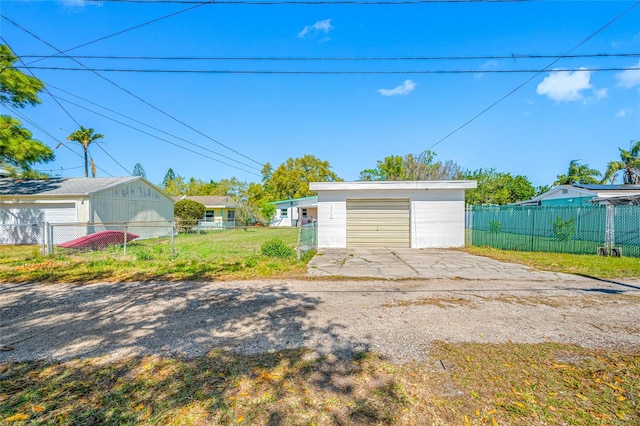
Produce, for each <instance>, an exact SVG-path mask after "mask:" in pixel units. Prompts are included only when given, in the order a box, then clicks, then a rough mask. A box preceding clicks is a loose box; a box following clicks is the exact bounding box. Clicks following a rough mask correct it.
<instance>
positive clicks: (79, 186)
mask: <svg viewBox="0 0 640 426" xmlns="http://www.w3.org/2000/svg"><path fill="white" fill-rule="evenodd" d="M137 179H141V178H140V177H139V176H127V177H110V178H51V179H14V178H2V179H0V196H16V195H26V196H35V195H45V196H61V195H66V196H69V195H72V196H74V195H75V196H77V195H85V196H87V195H91V194H94V193H96V192H98V191H102V190H105V189H107V188H111V187H113V186H117V185H121V184H123V183H127V182H131V181H135V180H137Z"/></svg>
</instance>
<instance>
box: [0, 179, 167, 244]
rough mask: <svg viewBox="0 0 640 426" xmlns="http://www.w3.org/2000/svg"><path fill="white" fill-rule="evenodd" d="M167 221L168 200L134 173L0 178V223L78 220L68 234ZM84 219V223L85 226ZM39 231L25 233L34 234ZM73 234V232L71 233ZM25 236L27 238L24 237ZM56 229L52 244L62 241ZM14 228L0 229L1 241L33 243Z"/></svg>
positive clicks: (146, 231) (148, 231) (157, 230)
mask: <svg viewBox="0 0 640 426" xmlns="http://www.w3.org/2000/svg"><path fill="white" fill-rule="evenodd" d="M172 221H173V200H172V199H171V197H169V196H168V195H167V194H165V193H164V192H162V191H161V190H160V189H158V188H157V187H155V186H154V185H153V184H151V183H149V182H148V181H147V180H146V179H144V178H142V177H139V176H131V177H113V178H51V179H9V178H3V179H0V224H2V225H5V226H4V227H2V229H3V230H6V229H9V228H11V229H14V230H16V229H18V227H16V226H14V225H21V226H24V225H30V226H33V227H34V228H38V226H39V225H42V224H43V223H50V224H78V223H81V224H83V225H84V226H75V227H71V226H69V227H68V230H69V238H67V239H66V240H68V239H72V238H71V237H73V238H77V237H79V236H82V235H87V234H90V233H93V232H96V231H100V230H105V229H106V226H105V224H112V223H123V222H145V223H147V225H149V224H150V223H152V222H153V223H156V224H162V223H163V224H168V223H171V222H172ZM88 224H90V225H88ZM9 225H10V226H9ZM129 232H133V233H135V234H138V235H140V236H141V237H152V236H158V235H166V233H167V229H166V227H164V228H163V227H161V226H158V227H153V226H144V227H140V228H136V229H134V227H131V228H129ZM39 233H40V231H36V232H35V234H34V233H29V235H35V237H33V238H36V240H37V239H39V238H41V236H40V235H39ZM72 233H73V235H72ZM29 238H31V237H29ZM64 238H66V237H64V236H62V235H61V236H58V235H57V234H56V236H55V239H54V243H56V244H57V243H60V242H64V241H66V240H65V239H64ZM37 242H38V241H26V240H24V239H23V238H22V237H21V236H20V235H18V234H17V233H15V232H14V233H13V234H11V233H7V232H3V233H1V234H0V243H2V244H35V243H37Z"/></svg>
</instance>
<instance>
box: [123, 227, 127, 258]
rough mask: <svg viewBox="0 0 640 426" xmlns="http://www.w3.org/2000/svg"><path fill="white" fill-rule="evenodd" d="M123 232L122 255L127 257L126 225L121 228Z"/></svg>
mask: <svg viewBox="0 0 640 426" xmlns="http://www.w3.org/2000/svg"><path fill="white" fill-rule="evenodd" d="M122 229H123V231H124V255H125V256H126V255H127V225H126V224H125V225H124V226H123V227H122Z"/></svg>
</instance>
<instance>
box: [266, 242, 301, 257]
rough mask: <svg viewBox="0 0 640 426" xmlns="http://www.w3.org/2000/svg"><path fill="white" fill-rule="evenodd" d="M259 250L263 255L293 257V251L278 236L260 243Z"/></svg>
mask: <svg viewBox="0 0 640 426" xmlns="http://www.w3.org/2000/svg"><path fill="white" fill-rule="evenodd" d="M260 251H261V252H262V254H264V255H265V256H269V257H282V258H284V257H293V256H294V255H295V251H294V250H293V249H292V248H291V247H289V246H287V245H286V244H285V243H284V241H282V240H281V239H279V238H274V239H271V240H268V241H265V242H264V243H262V246H260Z"/></svg>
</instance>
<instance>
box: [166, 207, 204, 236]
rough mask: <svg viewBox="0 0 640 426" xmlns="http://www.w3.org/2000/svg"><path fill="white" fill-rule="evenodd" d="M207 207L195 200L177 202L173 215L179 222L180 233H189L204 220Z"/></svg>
mask: <svg viewBox="0 0 640 426" xmlns="http://www.w3.org/2000/svg"><path fill="white" fill-rule="evenodd" d="M205 210H206V207H205V206H204V204H202V203H199V202H197V201H193V200H180V201H176V203H175V204H174V206H173V212H174V213H173V214H174V216H175V217H176V219H177V222H178V232H188V231H189V230H191V228H193V227H194V226H196V225H197V224H198V221H199V220H202V219H203V218H204V212H205Z"/></svg>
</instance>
